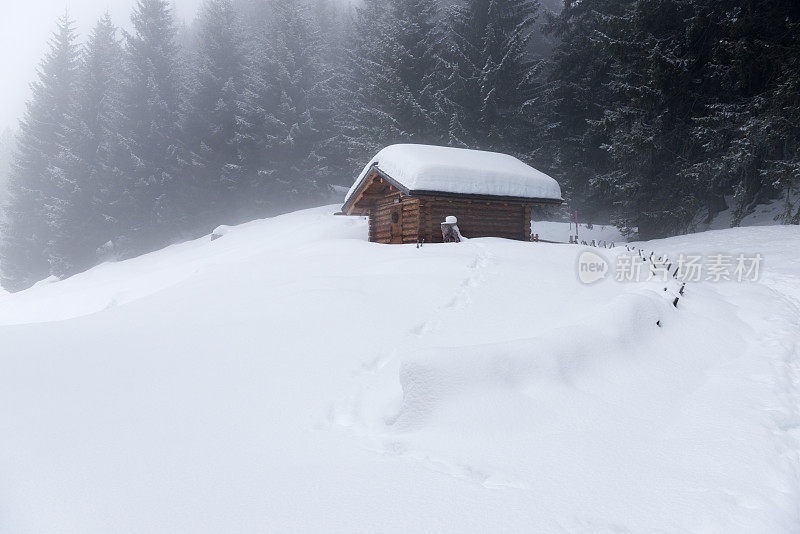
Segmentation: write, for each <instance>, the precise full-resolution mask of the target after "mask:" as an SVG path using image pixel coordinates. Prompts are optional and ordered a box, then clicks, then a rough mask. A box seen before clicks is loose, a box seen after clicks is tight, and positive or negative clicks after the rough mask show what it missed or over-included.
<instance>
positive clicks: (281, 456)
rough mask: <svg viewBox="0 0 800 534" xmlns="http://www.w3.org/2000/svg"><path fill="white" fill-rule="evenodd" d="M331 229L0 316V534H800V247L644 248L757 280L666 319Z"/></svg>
mask: <svg viewBox="0 0 800 534" xmlns="http://www.w3.org/2000/svg"><path fill="white" fill-rule="evenodd" d="M337 209H338V206H331V207H326V208H319V209H314V210H307V211H301V212H296V213H292V214H289V215H285V216H282V217H278V218H275V219H269V220H263V221H255V222H252V223H248V224H245V225H242V226H238V227H233V228H231V229H230V231H229V232H228V233H226V234H225V235H223V236H222V237H221V238H219V239H217V240H215V241H213V242H212V241H211V240H210V239H209V238H208V237H206V238H203V239H199V240H196V241H193V242H188V243H184V244H180V245H176V246H172V247H169V248H167V249H164V250H162V251H158V252H155V253H152V254H148V255H145V256H142V257H140V258H136V259H132V260H129V261H125V262H120V263H114V264H104V265H101V266H99V267H97V268H94V269H92V270H90V271H88V272H86V273H83V274H80V275H77V276H74V277H72V278H70V279H67V280H64V281H60V282H52V283H41V284H39V285H37V286H36V287H33V288H31V289H30V290H27V291H24V292H22V293H17V294H13V295H0V324H2V326H0V347H2V353H1V355H0V429H2V434H3V439H2V440H0V532H2V533H6V532H8V533H14V534H17V533H39V532H82V533H87V532H97V533H105V532H115V533H119V532H131V533H139V532H191V533H197V532H297V531H301V532H445V531H446V532H587V533H588V532H592V533H594V532H636V533H649V532H687V531H692V532H694V531H702V532H726V533H731V532H778V533H779V532H797V531H798V530H800V504H798V503H800V458H799V457H798V451H799V450H800V445H799V442H800V231H799V230H800V229H798V227H783V226H773V227H760V228H744V229H732V230H721V231H713V232H707V233H700V234H694V235H690V236H683V237H678V238H673V239H668V240H661V241H658V242H652V243H646V244H644V245H643V246H644V248H645V249H646V250H653V251H655V252H656V253H662V252H667V253H669V254H670V255H677V254H679V253H681V252H685V253H698V254H716V253H721V252H722V253H734V252H739V251H741V252H743V253H747V254H755V253H760V254H761V255H763V256H764V264H763V266H762V272H761V279H760V281H759V282H741V283H739V282H719V283H714V282H706V281H703V282H695V283H689V284H688V285H687V287H686V292H685V295H684V296H683V297H682V298H681V300H680V302H679V304H678V307H677V308H675V307H673V305H672V302H673V300H674V297H675V296H677V295H678V293H677V292H678V289H679V283H678V282H676V281H675V280H674V279H671V280H669V281H668V282H666V283H665V282H661V281H658V280H652V281H642V282H638V283H633V282H628V283H623V282H617V281H616V280H614V279H613V277H614V276H613V274H614V273H613V272H611V273H610V275H609V277H608V279H606V280H603V281H600V282H598V283H595V284H592V285H584V284H582V283H581V282H580V281H579V280H578V276H577V262H578V257H579V254H580V253H581V251H584V250H586V249H585V247H579V246H571V245H557V244H545V243H537V244H532V243H523V242H512V241H505V240H500V239H472V240H469V241H468V242H464V243H460V244H447V245H425V246H423V247H422V248H419V249H418V248H416V247H415V246H413V245H402V246H401V245H376V244H371V243H368V242H367V241H366V222H365V220H363V219H361V218H354V217H337V216H333V215H332V213H333V212H334V211H336V210H337ZM591 250H592V251H593V252H595V253H598V254H601V255H602V256H604V257H605V258H606V259H607V260H608V261H609V262H611V264H612V266H613V264H614V261H615V258H616V257H617V256H618V255H622V254H627V251H626V249H625V248H624V247H617V248H616V249H614V250H613V251H612V250H602V249H591ZM612 269H613V267H612ZM665 287H666V290H665V289H664V288H665Z"/></svg>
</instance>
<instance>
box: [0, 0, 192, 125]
mask: <svg viewBox="0 0 800 534" xmlns="http://www.w3.org/2000/svg"><path fill="white" fill-rule="evenodd" d="M135 1H136V0H28V1H20V2H17V1H14V2H7V3H6V5H4V6H3V11H4V13H3V17H2V18H0V72H2V73H3V75H2V77H0V95H2V97H3V101H2V104H0V132H2V131H3V130H5V129H6V128H8V127H11V126H15V125H16V123H17V120H18V119H19V118H20V117H21V115H22V112H23V111H24V109H25V101H26V100H27V98H28V96H29V95H30V91H29V85H30V82H31V81H32V80H33V79H34V78H35V73H36V67H37V65H38V64H39V61H40V59H41V58H42V56H43V54H44V53H45V51H46V50H47V42H48V39H49V36H50V34H51V33H52V32H53V30H54V29H55V25H56V19H58V17H60V16H61V15H63V14H64V13H65V12H69V15H70V17H72V18H73V19H75V22H76V24H77V28H78V31H79V32H80V34H81V36H83V35H85V34H86V33H87V32H88V30H89V29H90V28H91V27H92V25H93V24H94V22H95V21H96V20H97V19H98V18H100V17H101V16H102V15H103V14H104V13H105V12H106V11H108V12H109V13H111V16H112V18H113V19H114V22H115V23H116V24H117V25H119V26H121V27H127V26H128V25H129V17H130V13H131V9H132V7H133V5H134V3H135ZM201 3H202V0H173V4H174V6H175V14H176V16H177V18H178V20H179V21H180V20H186V21H189V20H191V19H192V18H193V17H194V14H195V13H196V11H197V7H198V6H199V5H200V4H201Z"/></svg>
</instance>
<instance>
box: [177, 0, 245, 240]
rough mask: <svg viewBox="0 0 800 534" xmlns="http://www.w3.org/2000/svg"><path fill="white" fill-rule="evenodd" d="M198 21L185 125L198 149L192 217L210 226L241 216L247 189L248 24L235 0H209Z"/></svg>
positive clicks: (188, 137)
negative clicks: (244, 154)
mask: <svg viewBox="0 0 800 534" xmlns="http://www.w3.org/2000/svg"><path fill="white" fill-rule="evenodd" d="M198 24H199V28H198V32H197V38H196V41H197V53H196V55H195V65H194V72H193V75H192V81H191V88H190V94H189V97H188V102H187V113H186V116H185V119H184V125H183V129H184V139H185V141H186V144H187V149H188V150H189V151H190V152H191V154H192V155H191V172H192V185H191V188H192V206H193V208H192V218H193V219H194V220H196V221H197V225H198V226H205V227H208V226H209V225H213V224H218V221H219V220H220V219H226V218H230V217H234V219H235V218H236V217H235V213H236V209H237V205H238V204H239V203H240V202H241V201H242V200H243V197H244V195H245V194H246V193H245V192H244V191H243V189H244V187H243V172H242V166H241V155H240V147H239V145H238V141H239V139H240V137H241V135H240V128H241V125H242V115H243V109H242V107H243V103H242V98H243V97H242V93H243V85H244V76H245V67H246V57H245V52H244V42H243V36H242V31H243V30H242V27H241V25H240V21H239V19H238V17H237V15H236V13H235V11H234V8H233V4H232V3H231V1H230V0H208V1H207V2H206V3H205V4H204V5H203V7H202V9H201V12H200V16H199V19H198ZM227 220H230V219H227Z"/></svg>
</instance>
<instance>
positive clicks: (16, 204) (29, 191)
mask: <svg viewBox="0 0 800 534" xmlns="http://www.w3.org/2000/svg"><path fill="white" fill-rule="evenodd" d="M77 63H78V47H77V45H76V44H75V31H74V28H73V23H72V21H71V20H70V19H69V18H68V17H67V16H64V17H62V18H61V19H60V21H59V23H58V28H57V30H56V32H55V33H54V35H53V37H52V39H51V41H50V49H49V51H48V52H47V54H46V55H45V58H44V59H43V61H42V62H41V64H40V67H39V71H38V76H37V78H38V79H37V80H36V81H35V82H34V83H33V84H32V86H31V89H32V96H31V99H30V100H29V101H28V105H27V110H26V112H25V116H24V118H23V119H22V121H21V123H20V134H19V140H18V145H17V150H16V153H15V158H14V162H13V165H12V171H11V175H10V178H9V184H8V196H9V197H8V203H7V205H6V210H5V211H6V216H5V221H4V225H3V229H2V232H0V234H2V244H0V257H2V285H3V287H5V288H6V289H8V290H11V291H17V290H20V289H24V288H26V287H28V286H30V285H31V284H33V283H34V282H36V281H38V280H41V279H42V278H44V277H46V276H48V275H49V274H51V271H52V269H51V259H52V257H53V255H52V249H53V244H54V242H55V238H56V235H57V230H58V229H57V227H56V224H57V221H58V220H59V218H60V213H61V211H62V210H63V209H64V205H65V199H64V190H63V188H62V187H61V185H62V184H61V183H59V178H58V176H57V175H54V172H53V170H54V163H55V158H56V157H57V154H58V153H59V151H60V149H61V147H62V146H64V139H65V136H66V134H67V130H68V128H69V124H68V122H69V116H70V113H71V108H72V102H73V98H74V96H75V78H76V70H77Z"/></svg>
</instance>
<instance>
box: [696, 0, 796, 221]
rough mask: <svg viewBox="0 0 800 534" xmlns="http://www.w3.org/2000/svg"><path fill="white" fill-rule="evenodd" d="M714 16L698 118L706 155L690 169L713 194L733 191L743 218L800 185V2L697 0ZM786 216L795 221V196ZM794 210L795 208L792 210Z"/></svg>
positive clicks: (721, 204)
mask: <svg viewBox="0 0 800 534" xmlns="http://www.w3.org/2000/svg"><path fill="white" fill-rule="evenodd" d="M697 4H698V9H699V10H702V12H703V13H705V14H706V16H707V18H708V19H709V20H710V22H709V25H708V26H709V28H710V29H711V31H710V32H708V33H709V36H708V37H707V41H708V42H709V43H710V44H709V59H708V68H707V73H706V76H705V80H706V84H707V85H708V91H709V93H711V94H713V95H714V98H710V99H708V101H707V102H705V107H704V109H703V110H701V111H700V112H698V113H697V114H696V117H695V129H694V134H695V136H696V140H697V142H699V143H701V144H702V146H703V155H702V157H701V158H700V160H699V161H698V162H696V163H695V164H694V165H693V166H692V167H691V168H690V169H689V170H688V171H687V172H690V173H692V174H693V175H701V176H705V177H707V181H708V195H709V196H710V197H711V198H712V199H716V203H715V204H714V205H712V206H711V207H710V208H709V212H710V215H713V214H714V213H715V212H716V211H719V210H720V209H724V208H725V207H727V204H726V202H725V200H724V198H723V195H726V194H731V193H735V205H734V206H733V207H734V212H735V213H734V219H733V223H734V224H738V223H739V221H741V219H742V218H743V217H744V216H745V215H747V214H748V213H749V212H751V211H752V210H753V208H754V206H755V205H756V204H758V203H761V202H765V201H767V200H769V199H770V198H772V197H775V196H778V195H780V194H787V193H790V192H792V191H795V190H796V189H797V187H798V185H800V183H799V182H800V166H799V165H798V163H797V162H798V158H799V157H800V154H799V153H798V142H799V141H800V140H799V139H798V134H800V130H799V129H798V128H800V100H798V98H800V97H798V95H799V94H800V73H799V72H800V71H798V55H800V5H798V4H797V3H796V2H791V1H776V2H766V3H765V2H758V1H747V2H735V1H732V0H730V1H718V2H712V1H711V0H704V1H700V0H698V2H697ZM786 200H787V204H786V207H785V210H784V212H783V214H782V220H783V221H784V222H795V223H796V222H798V220H799V219H800V208H796V207H793V206H792V205H791V202H790V200H791V195H788V194H787V196H786ZM795 210H796V211H795Z"/></svg>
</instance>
